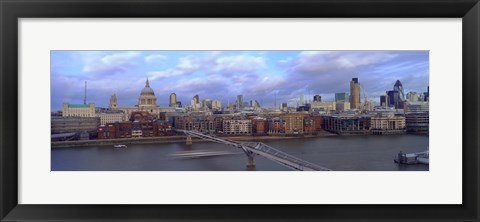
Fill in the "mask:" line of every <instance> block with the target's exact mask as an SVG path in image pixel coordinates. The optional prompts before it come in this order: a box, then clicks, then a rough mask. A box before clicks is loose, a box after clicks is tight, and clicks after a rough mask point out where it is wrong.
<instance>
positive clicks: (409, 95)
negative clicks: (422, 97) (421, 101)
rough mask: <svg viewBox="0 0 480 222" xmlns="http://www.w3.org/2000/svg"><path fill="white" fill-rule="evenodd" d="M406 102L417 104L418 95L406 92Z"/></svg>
mask: <svg viewBox="0 0 480 222" xmlns="http://www.w3.org/2000/svg"><path fill="white" fill-rule="evenodd" d="M407 100H408V101H409V102H418V95H417V93H416V92H408V93H407Z"/></svg>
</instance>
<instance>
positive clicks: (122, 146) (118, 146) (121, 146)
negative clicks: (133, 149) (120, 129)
mask: <svg viewBox="0 0 480 222" xmlns="http://www.w3.org/2000/svg"><path fill="white" fill-rule="evenodd" d="M113 147H114V148H127V145H124V144H117V145H113Z"/></svg>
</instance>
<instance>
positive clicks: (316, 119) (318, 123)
mask: <svg viewBox="0 0 480 222" xmlns="http://www.w3.org/2000/svg"><path fill="white" fill-rule="evenodd" d="M312 119H313V123H314V128H315V131H320V130H321V129H322V125H323V117H322V116H321V115H318V114H312Z"/></svg>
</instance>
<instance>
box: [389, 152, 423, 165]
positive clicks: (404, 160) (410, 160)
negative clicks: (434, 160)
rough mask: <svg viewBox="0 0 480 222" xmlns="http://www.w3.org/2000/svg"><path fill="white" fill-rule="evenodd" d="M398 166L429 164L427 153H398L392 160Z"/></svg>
mask: <svg viewBox="0 0 480 222" xmlns="http://www.w3.org/2000/svg"><path fill="white" fill-rule="evenodd" d="M393 161H394V162H395V163H398V164H426V165H428V164H429V162H430V157H429V151H428V150H426V151H423V152H418V153H403V152H402V151H400V152H399V153H398V154H397V157H395V159H394V160H393Z"/></svg>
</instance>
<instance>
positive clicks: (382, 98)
mask: <svg viewBox="0 0 480 222" xmlns="http://www.w3.org/2000/svg"><path fill="white" fill-rule="evenodd" d="M380 106H381V107H384V108H385V107H388V106H389V96H388V95H386V94H385V95H383V96H380Z"/></svg>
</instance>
